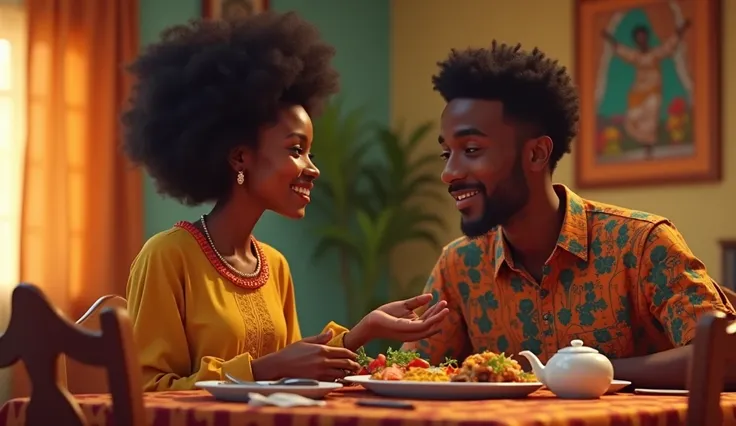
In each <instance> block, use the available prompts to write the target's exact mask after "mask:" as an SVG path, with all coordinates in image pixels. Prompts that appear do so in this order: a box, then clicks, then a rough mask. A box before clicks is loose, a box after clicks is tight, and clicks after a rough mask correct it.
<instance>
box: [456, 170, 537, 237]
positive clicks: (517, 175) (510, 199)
mask: <svg viewBox="0 0 736 426" xmlns="http://www.w3.org/2000/svg"><path fill="white" fill-rule="evenodd" d="M474 187H475V189H477V190H478V191H480V194H479V196H482V197H483V214H482V215H481V217H479V218H478V219H475V220H466V219H465V218H461V219H460V229H461V230H462V232H463V234H465V235H466V236H467V237H469V238H476V237H480V236H483V235H485V234H487V233H488V232H490V231H491V230H492V229H493V228H495V227H496V226H499V225H501V226H503V225H505V224H506V223H508V221H509V220H510V219H511V218H512V217H513V216H514V215H515V214H516V213H518V212H519V211H520V210H521V209H522V208H524V206H525V205H526V203H527V201H528V200H529V186H528V185H527V183H526V178H525V177H524V170H523V169H522V168H521V158H520V157H519V158H517V159H516V164H515V165H514V169H513V170H512V171H511V175H510V176H509V177H508V178H506V179H504V180H503V181H502V182H500V183H499V184H498V185H497V186H496V189H494V190H493V193H492V194H490V195H488V193H487V192H486V187H485V185H483V184H482V183H478V184H477V185H474Z"/></svg>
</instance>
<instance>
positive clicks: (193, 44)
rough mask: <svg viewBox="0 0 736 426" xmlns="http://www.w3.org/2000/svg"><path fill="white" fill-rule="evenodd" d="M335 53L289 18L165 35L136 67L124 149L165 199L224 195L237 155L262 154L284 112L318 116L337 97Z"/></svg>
mask: <svg viewBox="0 0 736 426" xmlns="http://www.w3.org/2000/svg"><path fill="white" fill-rule="evenodd" d="M334 55H335V50H334V48H333V47H332V46H330V45H328V44H327V43H325V42H324V41H323V40H322V39H321V37H320V35H319V32H318V31H317V29H316V28H315V27H314V26H313V25H312V24H310V23H308V22H307V21H305V20H304V19H302V18H300V17H299V16H297V15H296V14H295V13H293V12H290V13H285V14H278V13H272V12H265V13H260V14H256V15H253V16H251V17H247V18H244V19H241V20H235V21H230V22H226V21H208V20H196V21H191V22H190V23H188V24H186V25H177V26H174V27H172V28H169V29H167V30H165V31H164V32H163V34H162V37H161V41H159V42H158V43H155V44H153V45H151V46H149V47H148V48H147V49H146V50H145V51H144V52H143V54H141V55H140V57H138V59H137V60H136V61H135V62H134V63H133V64H132V65H131V66H130V71H131V72H132V74H133V75H134V77H135V78H136V83H135V85H134V87H133V91H132V94H131V97H130V107H129V109H128V110H127V111H126V112H125V113H124V114H123V116H122V122H123V128H124V131H123V146H124V150H125V152H126V154H127V155H128V157H129V158H130V159H131V161H132V162H133V163H135V164H138V165H142V166H144V167H145V169H146V170H147V171H148V173H149V174H150V175H151V176H152V177H153V179H154V181H155V183H156V187H157V189H158V191H159V192H160V193H162V194H165V195H168V196H170V197H172V198H175V199H177V200H179V201H180V202H182V203H184V204H186V205H197V204H201V203H204V202H210V201H216V200H219V199H221V198H223V197H226V196H227V194H228V193H229V191H230V190H231V188H232V184H233V182H234V172H233V171H232V169H231V168H230V166H229V164H228V160H227V159H228V153H229V152H231V150H232V149H233V148H235V147H237V146H242V145H245V146H249V147H252V148H254V149H256V148H257V144H258V133H259V129H261V128H262V127H263V126H264V125H267V124H269V123H273V122H275V120H276V119H277V116H278V112H279V110H280V109H281V108H283V107H284V106H285V105H301V106H303V107H304V108H305V109H306V110H307V112H308V113H309V114H310V115H315V114H318V113H319V110H320V107H321V106H322V105H323V104H324V102H325V101H326V100H327V99H328V98H329V96H330V95H332V94H334V93H337V91H338V90H339V83H338V79H339V76H338V73H337V71H336V70H335V69H334V68H333V67H332V65H331V61H332V58H333V57H334Z"/></svg>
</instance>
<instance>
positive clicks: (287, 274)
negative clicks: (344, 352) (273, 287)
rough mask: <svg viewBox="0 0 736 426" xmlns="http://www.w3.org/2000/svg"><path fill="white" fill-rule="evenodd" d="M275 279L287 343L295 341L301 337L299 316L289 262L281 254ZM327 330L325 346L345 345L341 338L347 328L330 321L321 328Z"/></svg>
mask: <svg viewBox="0 0 736 426" xmlns="http://www.w3.org/2000/svg"><path fill="white" fill-rule="evenodd" d="M277 265H278V266H277V268H276V271H277V274H278V275H277V279H278V280H279V283H280V284H281V288H282V294H283V303H284V318H286V331H287V336H288V338H287V342H286V343H287V344H291V343H294V342H297V341H299V340H301V339H302V334H301V330H300V328H299V318H298V316H297V313H296V297H295V295H294V279H293V278H292V276H291V270H290V269H289V263H288V262H287V261H286V258H285V257H284V256H283V255H280V256H279V260H278V263H277ZM327 330H332V340H330V342H329V343H327V346H335V347H345V345H344V344H343V339H344V338H345V335H346V334H347V332H348V331H349V330H348V329H347V328H345V327H343V326H341V325H339V324H337V323H335V322H330V323H329V324H327V325H326V326H325V328H324V329H322V333H326V332H327Z"/></svg>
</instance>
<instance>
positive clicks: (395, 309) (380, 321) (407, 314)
mask: <svg viewBox="0 0 736 426" xmlns="http://www.w3.org/2000/svg"><path fill="white" fill-rule="evenodd" d="M431 301H432V295H431V294H422V295H420V296H417V297H413V298H411V299H406V300H399V301H397V302H391V303H387V304H385V305H383V306H381V307H379V308H377V309H376V310H374V311H373V312H371V313H369V314H368V315H366V316H365V317H363V319H362V320H360V322H359V323H358V325H356V326H355V327H353V329H352V330H350V332H348V333H347V334H346V335H345V338H344V340H343V344H344V345H345V347H346V348H348V349H350V350H356V349H357V348H359V347H361V346H363V345H365V344H366V343H368V342H369V341H371V340H373V339H391V340H399V341H401V342H415V341H417V340H421V339H425V338H427V337H429V336H432V335H433V334H436V333H438V332H439V331H440V323H441V322H442V320H444V319H445V317H447V314H449V313H450V311H449V310H448V309H447V302H446V301H444V300H440V301H439V302H437V303H436V304H435V305H434V306H432V307H431V308H429V309H427V310H426V311H425V312H424V313H423V314H422V316H418V315H417V314H416V313H414V311H415V310H417V309H419V308H421V307H423V306H425V305H427V304H429V302H431Z"/></svg>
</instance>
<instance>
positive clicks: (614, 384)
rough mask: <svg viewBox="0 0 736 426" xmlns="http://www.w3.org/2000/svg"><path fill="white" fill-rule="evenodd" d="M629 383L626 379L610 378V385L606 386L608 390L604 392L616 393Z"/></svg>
mask: <svg viewBox="0 0 736 426" xmlns="http://www.w3.org/2000/svg"><path fill="white" fill-rule="evenodd" d="M630 384H631V382H629V381H627V380H612V381H611V386H609V387H608V391H607V392H606V394H609V393H616V392H618V391H620V390H621V389H623V388H625V387H626V386H629V385H630Z"/></svg>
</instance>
